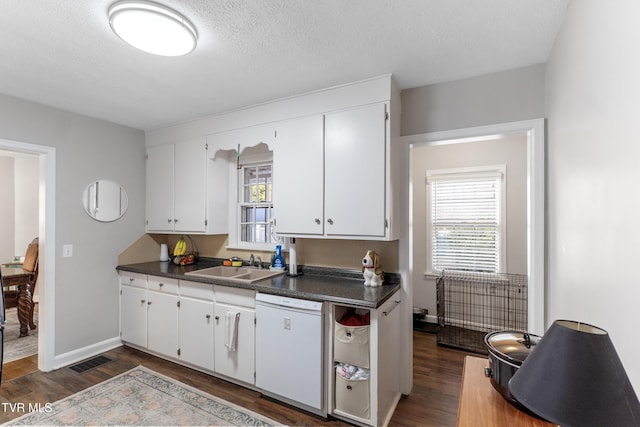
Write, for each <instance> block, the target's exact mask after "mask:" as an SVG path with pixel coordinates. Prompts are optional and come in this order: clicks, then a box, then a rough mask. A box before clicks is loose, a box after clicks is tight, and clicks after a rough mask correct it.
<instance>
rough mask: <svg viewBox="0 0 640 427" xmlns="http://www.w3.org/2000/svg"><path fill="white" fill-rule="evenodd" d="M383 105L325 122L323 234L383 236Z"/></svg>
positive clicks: (341, 113)
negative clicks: (324, 222) (324, 223)
mask: <svg viewBox="0 0 640 427" xmlns="http://www.w3.org/2000/svg"><path fill="white" fill-rule="evenodd" d="M385 149H386V118H385V104H374V105H369V106H366V107H360V108H354V109H351V110H345V111H339V112H336V113H331V114H327V115H326V116H325V221H326V225H325V233H326V235H327V236H331V235H343V236H381V237H383V236H384V235H385V196H386V195H385V172H386V171H385V164H386V161H385V159H386V154H385Z"/></svg>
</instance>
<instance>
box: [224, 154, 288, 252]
mask: <svg viewBox="0 0 640 427" xmlns="http://www.w3.org/2000/svg"><path fill="white" fill-rule="evenodd" d="M239 164H240V167H239V168H237V167H236V166H235V164H234V166H233V172H232V180H231V181H232V183H231V186H232V187H231V188H235V191H233V192H232V193H233V196H232V197H233V200H232V204H233V208H232V209H231V211H230V214H231V215H230V219H229V242H228V245H227V249H241V250H254V251H268V252H271V251H273V250H274V249H275V247H276V245H284V241H283V239H282V238H281V237H278V236H277V235H272V237H273V238H274V239H275V240H274V241H273V242H269V243H260V242H244V241H242V240H241V236H242V232H241V222H242V221H241V218H242V200H243V193H242V191H243V186H244V167H245V166H249V167H253V166H258V165H261V164H271V174H272V176H273V173H274V171H273V153H272V152H271V151H270V152H268V153H264V154H253V155H242V156H241V158H240V162H239ZM272 184H273V183H272ZM272 192H273V189H272ZM271 205H273V201H272V202H271ZM263 261H264V260H263Z"/></svg>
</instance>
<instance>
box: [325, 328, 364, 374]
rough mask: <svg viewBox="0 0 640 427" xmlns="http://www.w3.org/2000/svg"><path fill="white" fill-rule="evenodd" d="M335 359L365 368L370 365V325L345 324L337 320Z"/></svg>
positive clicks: (334, 339) (334, 336)
mask: <svg viewBox="0 0 640 427" xmlns="http://www.w3.org/2000/svg"><path fill="white" fill-rule="evenodd" d="M333 359H334V360H336V361H339V362H344V363H349V364H351V365H356V366H360V367H363V368H368V367H369V325H366V326H344V325H341V324H340V323H338V322H335V328H334V334H333Z"/></svg>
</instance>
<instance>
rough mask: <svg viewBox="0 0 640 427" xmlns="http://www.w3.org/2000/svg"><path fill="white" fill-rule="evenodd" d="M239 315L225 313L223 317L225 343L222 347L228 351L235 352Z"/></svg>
mask: <svg viewBox="0 0 640 427" xmlns="http://www.w3.org/2000/svg"><path fill="white" fill-rule="evenodd" d="M239 321H240V313H239V312H237V311H227V314H226V315H225V318H224V322H225V341H224V345H225V346H226V347H227V349H228V350H229V351H236V348H237V346H238V322H239Z"/></svg>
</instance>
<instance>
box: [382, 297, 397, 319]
mask: <svg viewBox="0 0 640 427" xmlns="http://www.w3.org/2000/svg"><path fill="white" fill-rule="evenodd" d="M394 302H395V303H396V305H394V306H393V307H391V310H389V311H383V312H382V313H383V314H384V315H385V316H388V315H389V314H391V312H392V311H393V310H395V309H396V307H397V306H399V305H400V303H401V302H402V301H401V300H395V301H394Z"/></svg>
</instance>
